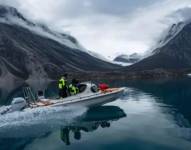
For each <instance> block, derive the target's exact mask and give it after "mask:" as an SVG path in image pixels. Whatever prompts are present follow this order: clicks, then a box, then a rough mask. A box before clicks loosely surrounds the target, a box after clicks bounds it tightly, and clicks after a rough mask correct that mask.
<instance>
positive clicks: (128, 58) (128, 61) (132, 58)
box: [113, 53, 143, 66]
mask: <svg viewBox="0 0 191 150" xmlns="http://www.w3.org/2000/svg"><path fill="white" fill-rule="evenodd" d="M142 57H143V56H142V55H140V54H138V53H133V54H130V55H125V54H121V55H119V56H117V57H116V58H115V59H114V60H113V61H114V62H116V63H119V64H120V63H121V64H123V65H126V66H127V65H132V64H134V63H136V62H138V61H140V60H141V59H142Z"/></svg>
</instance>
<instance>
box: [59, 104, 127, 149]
mask: <svg viewBox="0 0 191 150" xmlns="http://www.w3.org/2000/svg"><path fill="white" fill-rule="evenodd" d="M125 116H126V114H125V113H124V111H123V110H122V109H120V108H119V107H116V106H102V107H97V108H92V109H90V110H89V111H88V112H87V113H86V115H85V117H84V118H83V119H82V121H80V122H78V123H76V124H73V125H70V126H65V127H63V128H62V129H61V130H60V138H61V140H62V141H63V142H64V143H65V144H66V145H70V144H71V142H70V138H71V137H70V135H71V134H70V133H73V138H74V139H75V140H80V139H81V137H82V132H93V131H95V130H97V129H98V128H99V127H101V128H109V127H110V126H111V123H112V122H113V121H117V120H118V119H120V118H123V117H125Z"/></svg>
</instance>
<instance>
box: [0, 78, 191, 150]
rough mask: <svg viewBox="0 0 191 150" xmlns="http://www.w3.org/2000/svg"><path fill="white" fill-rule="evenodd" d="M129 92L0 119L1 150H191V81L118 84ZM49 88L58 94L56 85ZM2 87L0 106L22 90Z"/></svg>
mask: <svg viewBox="0 0 191 150" xmlns="http://www.w3.org/2000/svg"><path fill="white" fill-rule="evenodd" d="M112 85H113V86H125V87H127V89H126V91H125V93H124V95H123V96H122V97H121V98H120V99H117V100H116V101H114V102H112V103H109V104H107V105H105V106H101V107H97V108H94V109H90V110H88V109H87V108H80V107H70V108H59V109H49V110H42V109H39V110H37V111H35V112H33V111H31V112H28V113H25V114H20V113H14V114H11V115H7V116H4V117H1V118H0V150H42V149H45V150H63V149H66V150H77V149H91V150H108V149H110V150H117V149H120V150H190V149H191V125H190V123H191V79H179V80H165V81H164V80H160V81H136V82H135V81H134V82H133V81H132V82H113V83H112ZM31 86H33V88H46V95H47V96H48V97H54V96H55V93H56V89H55V84H50V85H42V86H39V85H38V84H34V85H31ZM21 87H22V85H20V86H18V87H17V88H11V87H9V88H8V89H6V88H1V89H0V96H1V105H2V104H8V103H10V100H11V99H12V97H15V96H19V95H20V94H21Z"/></svg>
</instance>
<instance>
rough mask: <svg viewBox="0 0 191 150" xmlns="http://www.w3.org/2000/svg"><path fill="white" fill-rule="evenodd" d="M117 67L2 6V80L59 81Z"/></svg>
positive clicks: (0, 48) (70, 38)
mask: <svg viewBox="0 0 191 150" xmlns="http://www.w3.org/2000/svg"><path fill="white" fill-rule="evenodd" d="M117 68H119V66H117V65H114V64H111V63H108V62H105V61H103V60H101V59H98V58H96V57H94V56H92V55H91V53H89V52H88V51H87V50H86V49H84V48H83V47H82V46H81V45H80V44H79V43H78V41H77V40H76V39H75V38H74V37H72V36H71V35H67V34H65V33H58V32H55V31H52V30H51V29H49V28H48V27H47V26H45V25H41V24H37V23H33V22H32V21H30V20H28V19H26V18H25V17H24V16H23V15H22V14H21V13H19V12H18V11H17V10H16V9H15V8H13V7H9V6H2V5H1V6H0V80H4V79H7V80H9V79H25V80H27V79H39V78H57V77H58V76H59V75H61V74H63V73H65V72H89V71H108V70H111V69H117Z"/></svg>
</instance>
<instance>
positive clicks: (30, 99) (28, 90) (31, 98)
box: [23, 87, 38, 105]
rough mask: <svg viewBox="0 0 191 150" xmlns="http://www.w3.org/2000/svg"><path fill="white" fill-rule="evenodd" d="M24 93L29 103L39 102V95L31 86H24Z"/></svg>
mask: <svg viewBox="0 0 191 150" xmlns="http://www.w3.org/2000/svg"><path fill="white" fill-rule="evenodd" d="M23 95H24V98H25V100H26V101H27V103H28V104H29V105H30V104H31V103H33V104H34V103H36V102H37V99H38V98H37V95H36V94H35V92H34V91H33V90H32V89H31V88H30V87H24V88H23Z"/></svg>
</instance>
